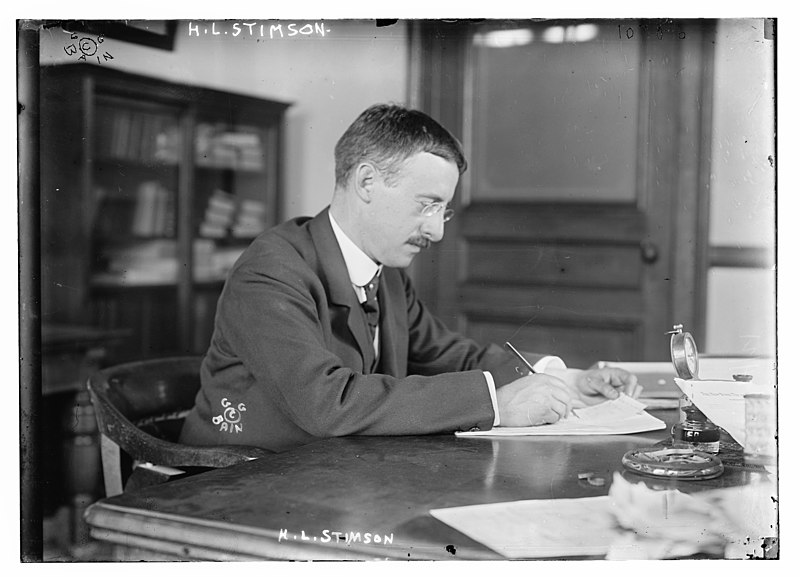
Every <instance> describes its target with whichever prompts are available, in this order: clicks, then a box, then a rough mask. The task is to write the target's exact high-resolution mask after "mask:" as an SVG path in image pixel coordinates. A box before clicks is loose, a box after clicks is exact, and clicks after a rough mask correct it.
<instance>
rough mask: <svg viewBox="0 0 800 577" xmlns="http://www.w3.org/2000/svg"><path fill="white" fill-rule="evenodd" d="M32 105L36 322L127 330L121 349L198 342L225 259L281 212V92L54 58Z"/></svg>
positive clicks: (209, 321) (142, 354)
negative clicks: (36, 129)
mask: <svg viewBox="0 0 800 577" xmlns="http://www.w3.org/2000/svg"><path fill="white" fill-rule="evenodd" d="M40 107H41V124H40V126H41V153H40V157H41V180H42V195H41V202H42V210H41V214H42V220H41V225H42V235H41V238H42V245H41V251H42V254H41V264H42V311H41V312H42V320H43V322H50V323H69V324H88V325H92V326H96V327H99V328H105V329H127V330H129V331H130V334H131V335H132V336H131V339H130V346H128V347H127V348H126V355H127V356H128V357H129V358H130V359H144V358H150V357H157V356H165V355H170V354H202V353H204V352H205V350H206V348H207V346H208V342H209V339H210V336H211V331H212V329H213V317H214V313H215V310H216V301H217V298H218V296H219V292H220V290H221V288H222V284H223V282H224V279H225V276H226V274H227V272H228V270H229V269H230V267H231V266H232V265H233V263H234V262H235V260H236V258H238V256H239V255H240V254H241V252H242V251H243V250H244V249H245V248H246V247H247V245H248V244H249V243H250V242H251V241H252V240H253V239H254V238H255V237H256V236H258V234H260V233H261V232H262V231H263V230H265V229H266V228H268V227H270V226H272V225H273V224H275V223H277V220H278V218H279V209H280V204H279V203H280V189H281V174H280V173H281V146H282V124H283V115H284V112H285V110H286V108H287V107H288V104H287V103H283V102H277V101H271V100H265V99H259V98H254V97H250V96H245V95H241V94H237V93H233V92H226V91H220V90H213V89H207V88H202V87H197V86H189V85H184V84H177V83H172V82H168V81H165V80H159V79H154V78H148V77H145V76H140V75H135V74H130V73H126V72H122V71H118V70H113V69H110V68H108V67H103V66H93V65H90V64H65V65H57V66H46V67H42V71H41V82H40ZM114 360H115V361H116V360H120V361H121V360H128V359H127V358H125V359H114Z"/></svg>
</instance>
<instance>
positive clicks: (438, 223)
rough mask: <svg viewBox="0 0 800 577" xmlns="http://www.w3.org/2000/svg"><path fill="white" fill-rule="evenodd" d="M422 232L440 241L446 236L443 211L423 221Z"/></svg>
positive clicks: (433, 239) (431, 238)
mask: <svg viewBox="0 0 800 577" xmlns="http://www.w3.org/2000/svg"><path fill="white" fill-rule="evenodd" d="M421 230H422V234H423V235H424V236H425V237H426V238H429V239H430V240H431V242H439V241H440V240H442V239H443V238H444V216H443V214H442V213H441V212H439V213H437V214H434V215H432V216H428V217H426V218H425V222H424V223H422V229H421Z"/></svg>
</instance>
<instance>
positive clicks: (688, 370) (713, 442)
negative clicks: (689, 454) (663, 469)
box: [667, 325, 720, 454]
mask: <svg viewBox="0 0 800 577" xmlns="http://www.w3.org/2000/svg"><path fill="white" fill-rule="evenodd" d="M667 334H671V335H672V336H671V337H670V354H671V356H672V364H673V366H674V367H675V371H676V372H677V374H678V376H679V377H680V378H682V379H684V380H692V379H694V380H696V379H698V372H699V368H700V361H699V359H698V355H697V345H696V344H695V342H694V338H693V337H692V335H691V333H686V332H683V325H674V326H673V330H671V331H669V332H668V333H667ZM679 409H680V419H679V421H678V423H677V424H675V425H673V427H672V446H673V447H675V448H678V449H692V450H695V451H702V452H704V453H711V454H717V453H719V438H720V429H719V427H718V426H717V425H715V424H714V423H712V422H711V421H709V420H708V417H706V416H705V415H704V414H703V412H702V411H701V410H700V409H698V408H697V407H696V406H695V404H694V403H693V402H692V400H691V399H690V398H689V397H688V396H686V395H685V394H684V395H682V396H681V398H680V404H679Z"/></svg>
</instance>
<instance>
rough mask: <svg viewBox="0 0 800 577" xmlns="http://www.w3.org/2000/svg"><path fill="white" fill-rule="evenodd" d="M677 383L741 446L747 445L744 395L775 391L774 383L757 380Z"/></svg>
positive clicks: (772, 392)
mask: <svg viewBox="0 0 800 577" xmlns="http://www.w3.org/2000/svg"><path fill="white" fill-rule="evenodd" d="M675 383H676V384H677V385H678V387H680V389H681V390H682V391H683V392H684V394H685V395H686V396H687V397H689V399H691V401H692V402H693V403H694V404H695V405H696V406H697V408H698V409H700V410H701V411H703V414H704V415H705V416H706V417H708V418H709V419H711V422H713V423H714V424H715V425H718V426H720V427H722V428H723V429H725V430H726V431H728V433H730V435H731V437H733V438H734V439H736V442H738V443H739V444H740V445H741V446H743V447H744V446H745V411H744V396H745V395H749V394H754V393H759V394H768V395H769V394H774V393H775V390H774V389H773V387H771V386H765V385H763V384H761V383H757V382H755V381H753V382H749V383H743V382H737V381H732V380H731V381H685V380H683V379H679V378H677V377H676V378H675Z"/></svg>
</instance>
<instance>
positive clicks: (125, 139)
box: [97, 108, 180, 164]
mask: <svg viewBox="0 0 800 577" xmlns="http://www.w3.org/2000/svg"><path fill="white" fill-rule="evenodd" d="M97 130H98V137H97V142H98V153H99V154H101V155H104V156H110V157H111V158H118V159H122V160H131V161H135V162H159V163H165V164H175V163H177V162H178V161H179V157H180V131H179V127H178V122H177V119H175V118H172V117H170V116H168V115H166V114H158V113H153V112H146V111H138V110H126V109H119V110H112V109H108V108H104V109H103V110H102V112H100V113H99V114H98V121H97Z"/></svg>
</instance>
